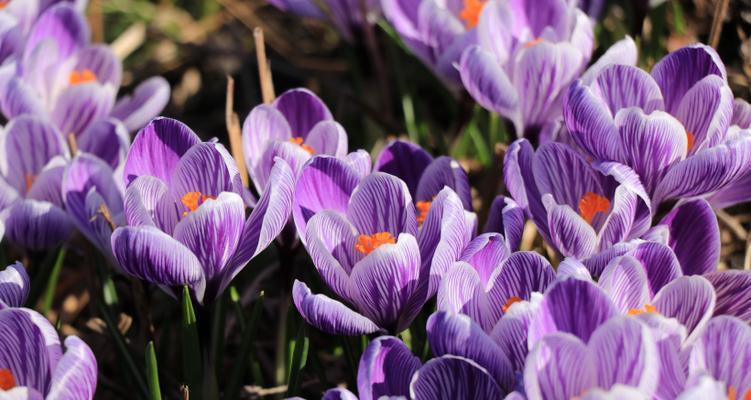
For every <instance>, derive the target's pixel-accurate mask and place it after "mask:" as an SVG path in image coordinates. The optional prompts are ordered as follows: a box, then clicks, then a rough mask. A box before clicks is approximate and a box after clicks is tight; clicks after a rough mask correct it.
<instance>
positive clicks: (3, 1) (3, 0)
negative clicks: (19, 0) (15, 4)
mask: <svg viewBox="0 0 751 400" xmlns="http://www.w3.org/2000/svg"><path fill="white" fill-rule="evenodd" d="M8 3H10V0H0V10H2V9H3V8H5V7H7V6H8Z"/></svg>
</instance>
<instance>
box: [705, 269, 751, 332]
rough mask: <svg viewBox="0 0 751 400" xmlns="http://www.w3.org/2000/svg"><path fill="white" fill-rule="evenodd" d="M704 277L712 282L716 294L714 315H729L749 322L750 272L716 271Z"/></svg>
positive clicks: (750, 312) (750, 299) (750, 315)
mask: <svg viewBox="0 0 751 400" xmlns="http://www.w3.org/2000/svg"><path fill="white" fill-rule="evenodd" d="M704 277H705V278H706V279H707V280H709V282H711V283H712V286H714V290H715V293H716V294H717V304H716V305H715V309H714V315H731V316H733V317H737V318H740V319H741V320H743V321H745V322H751V272H749V271H738V270H727V271H717V272H710V273H708V274H706V275H704Z"/></svg>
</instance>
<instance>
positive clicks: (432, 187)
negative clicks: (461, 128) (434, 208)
mask: <svg viewBox="0 0 751 400" xmlns="http://www.w3.org/2000/svg"><path fill="white" fill-rule="evenodd" d="M446 186H448V187H450V188H451V189H452V190H453V191H454V192H455V193H456V194H457V195H458V196H459V198H460V199H461V200H462V204H463V205H464V209H465V210H469V211H471V210H472V193H471V189H470V186H469V177H468V176H467V173H466V172H465V171H464V168H462V166H461V165H460V164H459V163H458V162H457V161H456V160H454V159H453V158H451V157H448V156H441V157H438V158H436V159H435V160H433V162H432V163H430V165H428V167H427V168H425V172H423V174H422V176H421V177H420V182H419V183H418V185H417V192H416V194H415V201H433V199H434V198H435V197H436V196H438V193H439V192H440V191H441V190H442V189H443V188H444V187H446Z"/></svg>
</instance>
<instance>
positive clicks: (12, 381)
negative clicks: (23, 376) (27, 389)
mask: <svg viewBox="0 0 751 400" xmlns="http://www.w3.org/2000/svg"><path fill="white" fill-rule="evenodd" d="M14 387H16V378H14V377H13V373H12V372H10V370H9V369H6V368H0V390H11V389H13V388H14Z"/></svg>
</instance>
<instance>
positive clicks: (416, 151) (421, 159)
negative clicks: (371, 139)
mask: <svg viewBox="0 0 751 400" xmlns="http://www.w3.org/2000/svg"><path fill="white" fill-rule="evenodd" d="M431 162H433V157H432V156H431V155H430V154H428V152H427V151H425V150H423V148H422V147H420V146H419V145H416V144H414V143H411V142H408V141H406V140H394V141H392V142H391V143H389V144H387V145H386V147H384V149H383V150H381V153H380V154H379V155H378V158H376V162H375V167H374V171H380V172H386V173H388V174H391V175H394V176H397V177H399V178H401V179H402V180H403V181H404V183H406V184H407V187H408V188H409V192H410V193H416V192H417V184H418V183H419V181H420V177H421V176H422V174H423V171H425V168H427V167H428V165H429V164H430V163H431Z"/></svg>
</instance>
